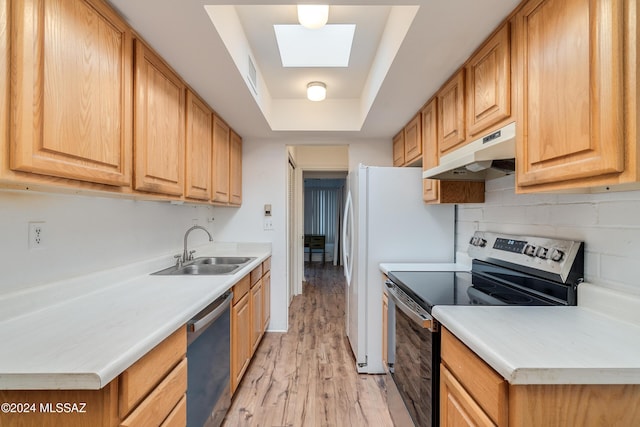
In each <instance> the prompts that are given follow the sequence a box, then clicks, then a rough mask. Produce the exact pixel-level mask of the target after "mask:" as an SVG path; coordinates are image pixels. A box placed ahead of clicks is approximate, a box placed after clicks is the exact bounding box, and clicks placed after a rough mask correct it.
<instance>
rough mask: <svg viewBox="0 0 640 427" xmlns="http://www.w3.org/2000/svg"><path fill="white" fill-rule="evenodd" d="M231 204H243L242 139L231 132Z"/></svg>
mask: <svg viewBox="0 0 640 427" xmlns="http://www.w3.org/2000/svg"><path fill="white" fill-rule="evenodd" d="M229 157H230V159H229V188H230V194H229V204H231V205H241V204H242V138H241V137H240V135H238V134H237V133H235V132H234V131H233V130H232V131H231V135H230V137H229Z"/></svg>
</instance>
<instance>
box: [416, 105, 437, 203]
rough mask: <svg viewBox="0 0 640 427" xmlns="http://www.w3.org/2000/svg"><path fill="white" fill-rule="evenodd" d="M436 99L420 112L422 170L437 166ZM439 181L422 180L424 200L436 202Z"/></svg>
mask: <svg viewBox="0 0 640 427" xmlns="http://www.w3.org/2000/svg"><path fill="white" fill-rule="evenodd" d="M436 103H437V100H436V99H435V98H434V99H433V100H431V102H429V103H428V104H427V105H426V106H425V107H424V108H423V109H422V113H421V117H422V170H425V171H426V170H427V169H431V168H433V167H436V166H438V130H437V127H438V126H437V124H438V123H437V110H436ZM439 191H440V181H438V180H435V179H423V180H422V199H423V200H424V201H425V202H437V201H438V199H439V198H440V194H439Z"/></svg>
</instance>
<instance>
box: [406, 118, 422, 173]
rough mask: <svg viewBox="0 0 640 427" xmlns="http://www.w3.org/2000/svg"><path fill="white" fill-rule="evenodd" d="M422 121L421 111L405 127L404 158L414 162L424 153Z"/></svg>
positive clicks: (407, 161)
mask: <svg viewBox="0 0 640 427" xmlns="http://www.w3.org/2000/svg"><path fill="white" fill-rule="evenodd" d="M421 129H422V123H421V121H420V113H418V114H416V116H415V117H414V118H413V119H411V121H410V122H409V123H407V125H406V126H405V128H404V160H405V163H409V162H412V161H414V160H416V159H417V158H418V157H420V156H421V155H422V132H421Z"/></svg>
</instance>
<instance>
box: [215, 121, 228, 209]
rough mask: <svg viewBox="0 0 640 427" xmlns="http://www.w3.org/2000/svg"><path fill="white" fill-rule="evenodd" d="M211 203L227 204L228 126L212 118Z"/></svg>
mask: <svg viewBox="0 0 640 427" xmlns="http://www.w3.org/2000/svg"><path fill="white" fill-rule="evenodd" d="M213 117H214V118H213V177H212V181H213V201H214V202H222V203H228V202H229V160H230V157H229V137H230V130H229V126H227V124H226V123H225V122H223V121H222V120H221V119H220V118H219V117H218V116H216V115H214V116H213Z"/></svg>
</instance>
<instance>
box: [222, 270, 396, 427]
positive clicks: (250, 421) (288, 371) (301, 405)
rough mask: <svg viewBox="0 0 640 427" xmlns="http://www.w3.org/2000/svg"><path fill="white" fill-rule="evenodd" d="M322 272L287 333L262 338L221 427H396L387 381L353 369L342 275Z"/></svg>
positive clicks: (313, 277) (296, 304)
mask: <svg viewBox="0 0 640 427" xmlns="http://www.w3.org/2000/svg"><path fill="white" fill-rule="evenodd" d="M319 265H320V263H312V266H311V267H308V268H307V271H306V273H307V282H306V284H305V285H304V289H303V294H302V295H299V296H296V297H295V298H294V299H293V302H292V303H291V307H290V309H289V331H288V332H287V333H267V334H265V337H264V339H263V340H262V343H261V344H260V347H259V348H258V350H257V352H256V355H255V356H254V359H253V361H252V362H251V365H250V367H249V369H248V370H247V373H246V374H245V376H244V378H243V380H242V383H241V384H240V387H239V388H238V390H237V391H236V394H235V396H234V399H233V403H232V405H231V409H230V410H229V412H228V414H227V417H226V419H225V422H224V424H223V426H225V427H231V426H234V427H235V426H266V427H274V426H278V427H279V426H295V427H298V426H304V427H307V426H311V427H314V426H349V427H350V426H376V427H378V426H380V427H383V426H393V422H392V421H391V418H390V416H389V412H388V408H387V403H386V397H385V393H386V392H385V382H384V376H381V375H359V374H358V373H357V372H356V369H355V360H354V358H353V354H352V353H351V349H350V347H349V342H348V341H347V337H346V334H345V297H344V287H345V282H344V277H343V275H342V270H341V269H339V268H336V267H333V266H331V265H330V264H328V263H327V264H326V266H325V267H324V268H321V267H320V266H319Z"/></svg>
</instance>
